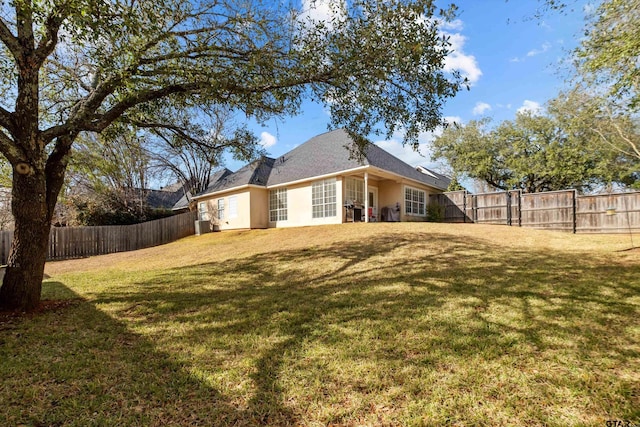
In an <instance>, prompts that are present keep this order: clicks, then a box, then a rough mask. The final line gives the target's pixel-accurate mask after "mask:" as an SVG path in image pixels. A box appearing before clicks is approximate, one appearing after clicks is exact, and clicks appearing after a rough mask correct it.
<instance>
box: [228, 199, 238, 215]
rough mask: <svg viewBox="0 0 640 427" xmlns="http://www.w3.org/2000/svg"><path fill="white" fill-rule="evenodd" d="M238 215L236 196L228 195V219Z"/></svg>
mask: <svg viewBox="0 0 640 427" xmlns="http://www.w3.org/2000/svg"><path fill="white" fill-rule="evenodd" d="M237 217H238V196H231V197H229V219H231V218H237Z"/></svg>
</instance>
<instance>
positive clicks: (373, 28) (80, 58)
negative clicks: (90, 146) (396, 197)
mask: <svg viewBox="0 0 640 427" xmlns="http://www.w3.org/2000/svg"><path fill="white" fill-rule="evenodd" d="M303 3H304V4H307V2H306V1H304V2H303ZM288 4H289V3H288V2H270V1H264V2H262V1H259V0H254V1H247V0H223V1H219V0H215V1H214V0H198V1H188V0H158V1H124V0H32V1H28V0H12V1H10V2H9V1H0V41H1V43H0V50H1V52H0V58H2V60H0V93H1V94H2V96H1V97H0V152H2V154H3V155H4V156H5V157H6V158H7V160H8V161H9V162H10V163H11V165H12V168H13V189H12V211H13V215H14V218H15V234H14V239H13V242H12V249H11V252H10V255H9V260H8V267H7V269H6V274H5V277H4V282H3V284H2V287H1V288H0V304H1V305H3V306H5V307H10V308H14V309H23V310H30V309H34V308H35V307H36V306H37V305H38V304H39V301H40V293H41V286H42V276H43V271H44V263H45V258H46V252H47V243H48V237H49V230H50V224H51V218H52V215H53V212H54V208H55V205H56V200H57V198H58V194H59V192H60V189H61V187H62V185H63V183H64V176H65V171H66V168H67V164H68V162H69V156H70V154H71V151H72V147H73V144H74V141H75V140H76V138H77V137H78V135H79V134H80V133H81V132H101V131H103V130H105V129H107V128H108V127H109V126H110V125H111V124H113V123H114V122H115V121H117V120H123V121H126V119H127V118H129V117H134V116H135V114H139V113H141V112H144V111H145V110H147V109H150V110H151V111H153V109H154V108H157V107H158V106H159V105H162V104H163V103H164V102H169V103H174V102H175V103H190V104H191V105H193V106H197V105H199V103H201V102H203V103H204V102H209V103H213V104H220V105H224V106H227V107H229V108H231V109H233V110H240V111H243V112H244V113H245V114H247V115H249V116H253V117H255V118H257V119H258V120H264V119H266V118H268V117H271V116H273V115H284V114H293V113H295V112H297V111H299V109H300V105H301V100H302V99H303V98H306V97H310V98H312V99H315V100H318V101H322V102H324V103H326V104H327V105H328V106H329V109H330V111H331V115H332V124H333V126H343V127H345V128H346V129H347V130H348V131H349V132H350V133H351V134H352V136H354V137H355V138H356V140H357V142H358V143H360V144H362V145H363V144H364V138H363V137H361V135H369V134H371V133H372V132H374V131H379V130H380V129H384V132H383V133H385V134H386V135H389V136H390V135H391V134H392V133H393V132H394V131H395V130H397V129H399V128H402V130H403V131H404V135H405V142H407V143H409V144H412V145H414V146H415V145H417V139H418V135H419V134H420V132H421V131H425V130H432V129H434V128H435V127H436V126H438V125H439V124H441V122H442V118H441V107H442V103H443V102H444V100H446V99H447V98H448V97H451V96H454V95H455V93H456V92H457V91H458V90H459V88H460V87H461V85H462V84H464V81H462V80H461V78H460V76H459V74H456V73H453V74H447V73H445V72H444V71H443V66H444V59H445V58H446V56H447V54H448V46H449V43H448V40H447V39H446V37H443V36H442V35H441V33H440V32H439V25H440V22H442V20H447V19H450V18H452V15H453V9H448V10H445V11H440V15H441V16H439V17H437V16H436V15H437V14H438V9H436V7H435V5H434V2H433V1H432V0H353V1H350V2H348V3H346V2H345V3H343V4H341V5H340V7H337V8H335V9H334V13H333V15H332V16H331V17H329V18H327V19H312V18H311V16H312V15H311V14H310V13H309V10H305V11H304V13H303V11H301V10H299V9H297V8H295V7H292V6H289V5H288ZM312 6H313V2H312V3H311V7H312ZM436 18H438V19H436Z"/></svg>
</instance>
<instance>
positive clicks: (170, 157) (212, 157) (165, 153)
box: [135, 106, 264, 194]
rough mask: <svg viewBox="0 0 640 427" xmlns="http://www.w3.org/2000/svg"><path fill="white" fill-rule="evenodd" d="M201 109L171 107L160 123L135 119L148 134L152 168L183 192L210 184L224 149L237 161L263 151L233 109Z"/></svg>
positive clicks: (248, 159)
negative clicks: (238, 119)
mask: <svg viewBox="0 0 640 427" xmlns="http://www.w3.org/2000/svg"><path fill="white" fill-rule="evenodd" d="M204 113H205V114H204V115H203V114H202V112H199V111H192V110H190V109H187V108H185V109H175V108H172V109H169V111H166V112H165V113H164V114H163V115H164V117H165V119H164V120H163V121H162V122H160V123H157V122H156V123H154V122H150V121H145V120H137V121H136V122H135V124H136V126H138V127H139V128H141V129H145V130H146V131H147V132H148V134H149V135H150V137H151V140H152V143H151V144H150V147H149V149H148V152H149V155H150V157H151V159H152V161H153V168H154V169H155V170H157V171H159V172H160V173H162V174H163V175H167V174H168V175H169V176H170V177H171V178H172V179H177V180H178V181H179V182H180V183H181V184H182V186H183V188H184V191H185V193H187V192H188V193H190V194H197V193H200V192H201V191H204V190H205V189H206V188H207V187H208V186H209V184H210V178H211V176H212V174H213V173H214V171H215V170H216V169H218V168H220V166H221V165H222V156H223V154H224V153H230V154H231V155H232V156H233V158H234V159H235V160H240V161H251V160H253V159H255V158H257V157H259V156H260V155H262V154H264V150H263V149H262V147H261V146H260V144H259V143H258V139H257V138H256V137H255V135H254V134H253V133H252V132H250V131H249V130H248V129H246V127H244V126H240V125H238V124H237V123H235V121H234V114H233V112H232V111H230V110H229V109H226V108H223V107H220V106H211V107H209V108H206V110H205V111H204ZM165 123H172V124H171V126H166V125H165Z"/></svg>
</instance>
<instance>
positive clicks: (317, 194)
mask: <svg viewBox="0 0 640 427" xmlns="http://www.w3.org/2000/svg"><path fill="white" fill-rule="evenodd" d="M311 209H312V211H311V212H312V214H311V216H312V217H313V218H327V217H332V216H336V179H335V178H329V179H323V180H322V181H316V182H314V183H313V184H312V186H311Z"/></svg>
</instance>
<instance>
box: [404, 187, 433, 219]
mask: <svg viewBox="0 0 640 427" xmlns="http://www.w3.org/2000/svg"><path fill="white" fill-rule="evenodd" d="M426 199H427V193H426V191H422V190H418V189H417V188H411V187H405V189H404V213H406V214H407V215H419V216H425V215H426V210H425V204H426Z"/></svg>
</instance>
